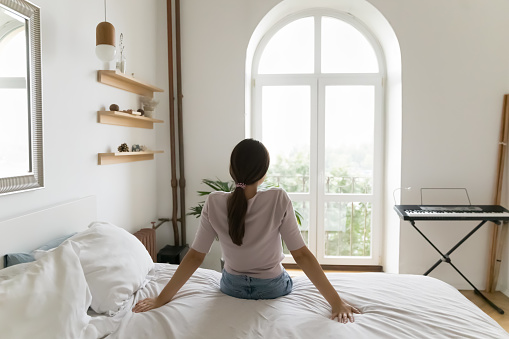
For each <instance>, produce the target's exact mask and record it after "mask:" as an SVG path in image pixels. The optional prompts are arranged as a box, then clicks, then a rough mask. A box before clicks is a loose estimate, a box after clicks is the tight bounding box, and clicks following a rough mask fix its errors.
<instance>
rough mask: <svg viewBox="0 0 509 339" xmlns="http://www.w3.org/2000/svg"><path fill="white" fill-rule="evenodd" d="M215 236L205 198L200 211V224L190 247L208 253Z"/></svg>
mask: <svg viewBox="0 0 509 339" xmlns="http://www.w3.org/2000/svg"><path fill="white" fill-rule="evenodd" d="M216 237H217V233H216V231H214V229H213V228H212V224H211V223H210V220H209V207H208V199H207V201H205V205H204V206H203V209H202V211H201V217H200V226H199V227H198V231H196V236H195V237H194V241H193V244H192V245H191V248H192V249H194V250H195V251H197V252H200V253H208V252H209V251H210V247H211V246H212V243H213V242H214V239H215V238H216Z"/></svg>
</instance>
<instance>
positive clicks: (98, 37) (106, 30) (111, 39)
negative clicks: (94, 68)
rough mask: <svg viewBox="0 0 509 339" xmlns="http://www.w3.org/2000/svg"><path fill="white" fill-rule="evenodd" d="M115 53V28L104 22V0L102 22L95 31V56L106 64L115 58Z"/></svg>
mask: <svg viewBox="0 0 509 339" xmlns="http://www.w3.org/2000/svg"><path fill="white" fill-rule="evenodd" d="M116 52H117V50H116V48H115V27H114V26H113V25H112V24H111V23H109V22H107V21H106V0H104V21H103V22H101V23H99V25H97V27H96V29H95V54H96V55H97V57H98V58H99V59H101V60H102V61H104V62H105V63H106V62H109V61H111V60H113V59H114V58H115V53H116Z"/></svg>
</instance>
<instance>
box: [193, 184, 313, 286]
mask: <svg viewBox="0 0 509 339" xmlns="http://www.w3.org/2000/svg"><path fill="white" fill-rule="evenodd" d="M229 196H230V193H226V192H213V193H211V194H210V195H209V196H208V198H207V201H206V202H205V205H204V206H203V210H202V213H201V219H200V226H199V228H198V231H197V232H196V236H195V238H194V242H193V244H192V245H191V248H193V249H194V250H196V251H198V252H201V253H208V252H209V251H210V247H211V246H212V243H213V242H214V239H215V237H216V236H218V237H219V242H220V244H221V249H222V252H223V259H224V269H226V271H227V272H228V273H230V274H237V275H247V276H250V277H253V278H260V279H271V278H275V277H277V276H279V275H280V274H281V273H282V272H283V266H282V265H281V260H283V258H284V254H283V247H282V244H281V238H282V239H283V240H284V242H285V244H286V246H287V247H288V249H289V250H290V251H294V250H297V249H299V248H301V247H303V246H304V245H305V243H304V240H303V239H302V236H301V234H300V230H299V226H298V224H297V220H296V219H295V214H294V211H293V206H292V202H291V200H290V198H289V197H288V195H287V194H286V192H285V191H284V190H283V189H281V188H271V189H268V190H266V191H258V192H257V193H256V195H255V196H254V197H253V198H251V199H249V200H248V201H247V214H246V229H245V233H244V238H243V240H242V245H241V246H238V245H235V244H234V243H233V242H232V239H231V238H230V235H229V234H228V217H227V199H228V197H229Z"/></svg>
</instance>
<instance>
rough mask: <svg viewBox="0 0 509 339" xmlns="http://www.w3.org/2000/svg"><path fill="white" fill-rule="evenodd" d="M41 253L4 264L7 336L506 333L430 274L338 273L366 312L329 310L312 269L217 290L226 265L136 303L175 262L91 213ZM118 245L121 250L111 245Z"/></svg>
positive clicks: (2, 317) (1, 307)
mask: <svg viewBox="0 0 509 339" xmlns="http://www.w3.org/2000/svg"><path fill="white" fill-rule="evenodd" d="M33 254H34V257H35V259H36V260H35V261H33V262H28V263H22V264H18V265H14V266H10V267H8V268H5V269H1V270H0V329H1V331H2V332H1V333H2V338H9V339H10V338H15V339H18V338H19V339H22V338H48V339H49V338H51V339H54V338H77V339H78V338H79V339H81V338H82V339H89V338H108V339H128V338H135V339H142V338H192V339H198V338H306V339H307V338H476V339H478V338H497V339H501V338H509V334H508V333H507V332H505V331H504V330H503V329H502V328H501V327H500V326H499V325H498V324H497V323H496V322H495V321H494V320H492V319H491V318H490V317H488V316H487V315H486V314H485V313H483V312H482V311H481V310H480V309H479V308H477V306H475V305H474V304H472V303H471V302H470V301H469V300H468V299H466V298H465V297H464V296H463V295H462V294H461V293H459V292H458V291H457V290H456V289H455V288H453V287H452V286H450V285H448V284H446V283H444V282H442V281H439V280H437V279H434V278H431V277H424V276H419V275H404V274H399V275H395V274H386V273H335V274H329V275H328V277H329V279H330V281H331V283H332V284H333V286H334V287H335V288H336V289H337V290H338V292H339V293H340V295H341V297H342V298H344V299H345V300H346V301H347V302H349V303H351V304H352V305H354V306H356V307H357V308H359V309H360V310H361V311H362V314H360V315H356V317H355V323H348V324H342V323H338V322H335V321H332V320H330V319H329V318H328V317H329V314H330V309H329V306H328V304H327V302H326V301H325V300H324V299H323V298H322V297H321V295H320V294H319V292H318V291H317V290H316V289H315V288H314V287H313V285H312V284H311V283H310V281H309V280H308V279H307V278H306V277H305V276H298V277H295V278H294V289H293V291H292V293H291V294H289V295H287V296H284V297H281V298H278V299H275V300H240V299H235V298H232V297H229V296H226V295H224V294H222V293H221V292H220V291H219V279H220V277H221V274H220V273H219V272H216V271H213V270H208V269H198V270H197V271H196V272H195V274H194V275H193V276H192V277H191V279H190V280H189V281H188V283H187V284H186V285H184V287H183V288H182V289H181V290H180V291H179V292H178V293H177V295H176V296H175V298H174V300H172V301H171V302H170V303H168V304H166V305H164V306H162V307H160V308H158V309H155V310H152V311H149V312H146V313H132V312H131V309H132V307H133V306H134V305H135V304H136V302H137V301H139V300H141V299H144V298H146V297H154V296H156V295H157V294H158V293H159V292H160V291H161V289H162V288H163V287H164V286H165V284H166V283H167V281H168V280H169V279H170V278H171V276H172V275H173V273H174V272H175V270H176V268H177V266H175V265H170V264H159V263H153V262H152V259H151V257H150V255H149V254H148V252H147V250H146V249H145V247H144V246H143V245H142V244H141V242H140V241H139V240H138V239H137V238H135V237H134V236H133V235H132V234H130V233H129V232H127V231H125V230H124V229H122V228H121V227H118V226H116V225H112V224H110V223H107V222H93V223H91V224H90V225H89V227H84V229H83V230H82V231H79V232H78V233H77V234H74V235H72V236H71V237H69V238H68V239H66V240H64V241H63V242H62V243H61V244H60V245H58V246H56V247H54V248H44V249H39V250H37V251H35V252H34V253H33ZM113 254H114V255H113Z"/></svg>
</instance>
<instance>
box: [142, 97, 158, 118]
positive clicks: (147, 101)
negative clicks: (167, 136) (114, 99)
mask: <svg viewBox="0 0 509 339" xmlns="http://www.w3.org/2000/svg"><path fill="white" fill-rule="evenodd" d="M140 101H141V103H142V105H143V110H144V111H145V116H146V117H148V118H152V117H153V116H154V110H155V108H156V106H157V104H159V101H156V100H154V99H152V98H149V97H141V98H140Z"/></svg>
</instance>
